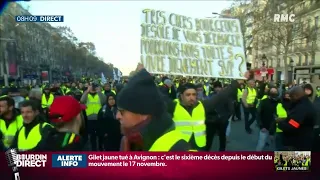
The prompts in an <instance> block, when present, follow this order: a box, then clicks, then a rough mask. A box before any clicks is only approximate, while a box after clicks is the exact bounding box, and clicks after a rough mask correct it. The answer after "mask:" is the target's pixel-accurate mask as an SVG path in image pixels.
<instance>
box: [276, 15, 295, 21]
mask: <svg viewBox="0 0 320 180" xmlns="http://www.w3.org/2000/svg"><path fill="white" fill-rule="evenodd" d="M295 17H296V15H294V14H274V16H273V22H294V19H295Z"/></svg>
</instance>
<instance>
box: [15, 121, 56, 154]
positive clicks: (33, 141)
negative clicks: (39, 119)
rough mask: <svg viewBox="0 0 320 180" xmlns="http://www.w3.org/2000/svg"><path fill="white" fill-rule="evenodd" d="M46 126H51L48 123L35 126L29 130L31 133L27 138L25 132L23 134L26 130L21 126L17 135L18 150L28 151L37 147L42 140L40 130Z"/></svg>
mask: <svg viewBox="0 0 320 180" xmlns="http://www.w3.org/2000/svg"><path fill="white" fill-rule="evenodd" d="M47 125H49V126H51V125H50V124H48V123H39V124H37V125H36V126H35V127H33V128H32V129H31V131H30V132H29V134H28V137H26V132H25V129H26V128H25V127H24V126H22V128H21V130H20V131H19V134H18V150H19V151H28V150H32V149H33V148H35V147H37V145H38V143H39V142H40V141H41V139H42V134H41V129H42V128H43V127H45V126H47Z"/></svg>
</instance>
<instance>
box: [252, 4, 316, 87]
mask: <svg viewBox="0 0 320 180" xmlns="http://www.w3.org/2000/svg"><path fill="white" fill-rule="evenodd" d="M291 2H294V3H293V4H289V3H290V1H289V0H282V1H281V0H278V1H275V0H254V1H252V5H253V7H254V8H253V9H254V10H255V11H260V17H257V16H255V19H254V23H253V44H252V45H253V48H252V56H253V57H254V58H253V60H252V67H253V68H255V69H257V72H259V69H261V67H263V65H265V67H266V68H269V69H274V71H273V72H274V73H273V74H270V73H269V75H268V76H269V78H270V79H273V80H286V81H287V82H291V81H292V80H293V79H294V80H295V81H296V83H301V82H302V81H307V82H313V83H316V84H320V76H319V75H320V38H319V37H320V36H319V35H320V30H319V16H320V1H318V0H304V1H299V2H298V1H294V0H292V1H291ZM261 12H263V13H264V15H265V16H261ZM276 13H277V14H292V13H293V14H295V16H296V17H295V22H293V26H292V29H290V28H286V30H287V31H288V32H285V33H284V34H283V36H282V34H279V33H283V32H282V30H281V24H280V23H278V24H276V23H275V22H273V17H274V14H276ZM271 21H272V23H270V22H271ZM263 23H264V24H265V23H269V24H270V26H272V25H273V26H277V27H279V28H278V31H276V30H274V29H273V32H272V31H270V30H264V29H261V28H260V27H261V25H262V24H263ZM287 23H289V22H287ZM298 25H300V26H298ZM259 28H260V29H259ZM271 29H272V28H271ZM289 30H291V31H290V32H289ZM270 33H273V34H271V36H270ZM289 35H290V37H292V41H290V43H287V45H286V46H285V45H283V44H282V45H281V43H283V42H284V40H281V37H283V38H284V39H285V38H287V36H289ZM275 37H276V38H275ZM279 39H280V40H279ZM280 41H282V42H280ZM277 44H279V45H277ZM285 48H287V49H288V51H287V58H285V53H284V52H285V51H284V50H285ZM286 71H287V72H288V73H287V77H286V76H285V74H286V73H285V72H286Z"/></svg>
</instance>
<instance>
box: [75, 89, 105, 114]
mask: <svg viewBox="0 0 320 180" xmlns="http://www.w3.org/2000/svg"><path fill="white" fill-rule="evenodd" d="M97 94H98V96H99V98H100V103H101V107H102V106H103V105H104V104H106V96H105V95H104V94H102V93H101V92H97ZM87 101H88V92H84V93H83V95H82V96H81V99H80V102H81V103H83V104H86V105H87ZM88 120H98V113H97V114H91V115H89V116H88Z"/></svg>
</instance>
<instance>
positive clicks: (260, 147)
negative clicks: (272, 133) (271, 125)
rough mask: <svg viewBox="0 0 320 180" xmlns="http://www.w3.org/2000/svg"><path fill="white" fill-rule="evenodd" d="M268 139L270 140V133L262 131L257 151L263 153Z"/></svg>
mask: <svg viewBox="0 0 320 180" xmlns="http://www.w3.org/2000/svg"><path fill="white" fill-rule="evenodd" d="M268 138H269V131H266V132H262V131H261V130H260V132H259V138H258V144H257V147H256V151H263V149H264V147H265V145H266V143H267V141H268Z"/></svg>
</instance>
